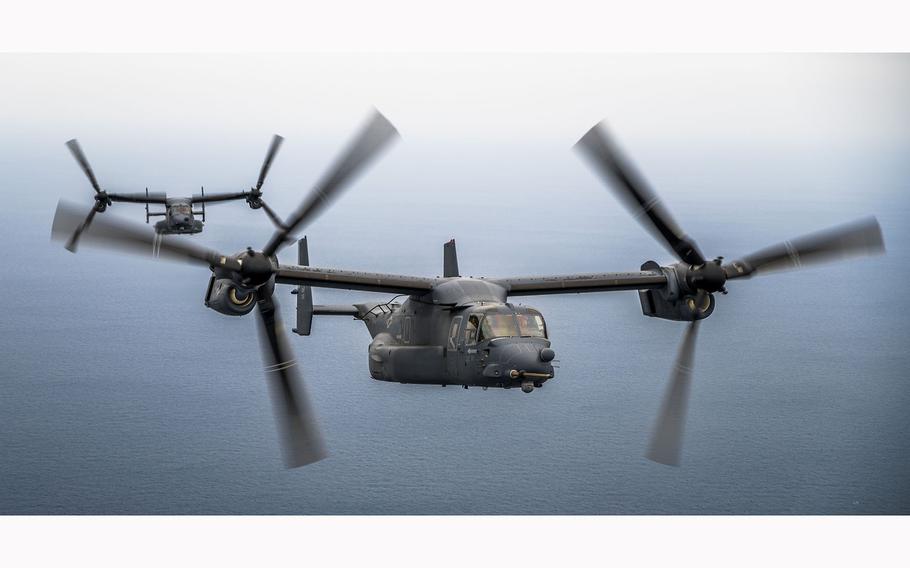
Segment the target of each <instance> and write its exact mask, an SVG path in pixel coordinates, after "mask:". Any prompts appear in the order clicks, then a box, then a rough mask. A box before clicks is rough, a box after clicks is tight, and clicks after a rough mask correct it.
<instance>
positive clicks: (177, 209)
mask: <svg viewBox="0 0 910 568" xmlns="http://www.w3.org/2000/svg"><path fill="white" fill-rule="evenodd" d="M171 211H172V212H173V213H174V214H175V215H189V214H190V206H189V205H186V204H183V203H180V204H177V205H171Z"/></svg>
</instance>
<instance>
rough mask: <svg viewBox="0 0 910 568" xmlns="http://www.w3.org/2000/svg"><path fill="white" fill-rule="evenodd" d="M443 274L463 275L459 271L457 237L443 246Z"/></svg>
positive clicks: (447, 275) (450, 275)
mask: <svg viewBox="0 0 910 568" xmlns="http://www.w3.org/2000/svg"><path fill="white" fill-rule="evenodd" d="M442 275H443V276H444V277H445V278H454V277H458V276H461V274H459V273H458V253H457V252H455V239H452V240H451V241H449V242H447V243H446V244H445V245H443V247H442Z"/></svg>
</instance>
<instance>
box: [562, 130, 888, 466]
mask: <svg viewBox="0 0 910 568" xmlns="http://www.w3.org/2000/svg"><path fill="white" fill-rule="evenodd" d="M575 147H576V149H578V150H579V151H580V152H581V153H582V154H583V155H584V157H585V158H587V159H588V160H589V161H590V162H591V163H592V164H593V166H594V168H595V169H596V170H597V171H598V172H599V173H600V175H601V176H602V177H603V178H604V180H605V182H606V183H607V185H608V187H611V188H612V189H613V192H614V193H615V194H616V195H617V196H618V197H619V199H620V201H622V202H623V203H624V204H625V206H626V207H627V208H628V209H629V211H630V212H631V213H632V215H633V216H634V217H635V218H636V219H638V220H639V222H640V223H641V224H642V225H644V226H645V228H646V229H648V230H649V231H650V232H651V233H652V235H654V237H655V238H656V239H657V240H659V241H661V242H662V243H664V244H666V245H667V246H668V247H669V249H670V250H671V251H673V252H674V254H676V256H677V257H678V258H679V259H680V260H681V261H682V262H683V263H684V264H677V265H673V267H672V268H674V270H676V271H677V275H678V279H679V280H678V282H679V286H680V288H681V293H682V294H684V299H685V301H687V302H690V304H691V305H692V306H701V305H705V306H709V305H710V293H711V292H723V293H726V288H725V283H726V281H728V280H732V279H736V278H745V277H748V276H751V275H752V274H756V273H760V274H764V273H768V272H774V271H778V270H786V269H793V268H801V267H803V266H806V265H809V264H815V263H819V262H824V261H831V260H840V259H844V258H849V257H852V256H864V255H873V254H879V253H882V252H884V241H883V239H882V231H881V227H879V225H878V221H876V220H875V218H874V217H869V218H866V219H861V220H859V221H854V222H852V223H848V224H846V225H841V226H838V227H834V228H831V229H827V230H825V231H820V232H817V233H812V234H810V235H806V236H803V237H799V238H797V239H793V240H790V241H786V242H784V243H781V244H778V245H774V246H770V247H767V248H765V249H762V250H760V251H758V252H755V253H753V254H750V255H747V256H745V257H743V258H742V259H741V260H737V261H734V262H731V263H729V264H726V265H723V266H720V263H721V260H722V258H723V257H718V258H717V259H715V260H714V261H713V262H710V263H706V262H705V258H704V256H702V254H701V252H700V251H699V250H698V247H697V246H696V244H695V242H694V241H693V240H691V239H690V238H689V237H688V236H686V234H685V233H684V232H683V231H682V229H681V228H680V227H679V225H677V224H676V222H675V221H674V220H673V217H672V216H671V215H670V212H669V211H668V210H667V209H666V207H664V205H663V204H662V203H661V201H660V198H659V197H658V196H657V194H656V193H655V192H654V191H653V190H652V189H651V188H650V187H649V186H648V184H647V183H646V182H645V180H644V178H643V177H642V176H641V175H639V174H638V172H637V171H636V170H635V168H634V166H633V165H632V163H631V162H630V161H628V160H627V159H626V158H625V157H624V156H623V154H622V152H620V151H619V148H618V147H617V146H616V144H615V143H614V142H613V141H612V139H611V138H610V136H609V134H608V132H607V129H606V127H605V126H604V123H600V124H597V125H595V126H594V127H593V128H591V129H590V130H589V131H588V132H587V133H586V134H585V135H584V136H582V137H581V139H580V140H579V141H578V143H576V145H575ZM687 265H688V266H687ZM665 301H667V302H673V301H677V300H675V299H672V300H665ZM691 315H692V317H693V318H698V317H707V316H708V315H710V313H707V314H699V313H698V312H697V311H695V310H693V311H692V313H691ZM658 317H661V316H658ZM668 319H674V318H668ZM684 319H685V318H684ZM697 331H698V320H697V319H696V320H695V321H693V322H692V323H691V324H690V325H689V328H688V329H687V330H686V334H685V336H684V337H683V341H682V344H681V345H680V347H679V354H678V355H677V359H676V365H675V366H674V369H673V373H672V376H671V379H670V385H669V387H668V389H667V393H666V396H665V398H664V402H663V405H662V406H661V410H660V415H659V416H658V419H657V424H656V427H655V430H654V435H653V437H652V439H651V445H650V448H649V450H648V452H647V457H648V459H651V460H653V461H656V462H659V463H663V464H667V465H679V456H680V451H681V447H682V435H683V426H684V422H685V413H686V406H687V404H688V393H689V383H690V382H691V380H692V368H693V361H694V356H695V337H696V335H697Z"/></svg>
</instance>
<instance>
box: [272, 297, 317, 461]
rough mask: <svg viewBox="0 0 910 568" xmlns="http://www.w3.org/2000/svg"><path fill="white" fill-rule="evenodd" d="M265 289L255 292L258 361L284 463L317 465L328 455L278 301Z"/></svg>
mask: <svg viewBox="0 0 910 568" xmlns="http://www.w3.org/2000/svg"><path fill="white" fill-rule="evenodd" d="M266 288H267V287H266V286H263V287H261V288H260V289H259V291H258V292H257V302H258V304H257V306H258V312H259V318H258V322H259V325H258V329H259V344H260V346H261V348H262V360H263V362H264V363H265V374H266V380H267V381H268V383H269V390H270V391H271V394H272V405H273V408H274V412H275V420H276V423H277V425H278V430H279V432H280V434H281V440H282V449H283V452H284V459H285V463H286V465H287V467H289V468H290V467H300V466H304V465H307V464H311V463H314V462H317V461H319V460H321V459H323V458H325V457H326V456H327V455H328V454H327V452H326V450H325V446H324V444H323V441H322V434H321V433H320V432H319V426H318V424H317V423H316V418H315V415H314V414H313V409H312V407H311V405H310V402H309V399H308V397H307V394H306V391H305V390H304V387H303V381H302V378H301V376H300V371H299V369H298V367H297V360H296V359H294V357H293V351H292V350H291V347H290V345H288V340H287V336H286V335H285V331H284V326H283V325H282V324H281V318H280V316H279V308H278V301H277V299H276V298H275V297H274V295H273V294H272V292H271V290H268V291H267V290H266Z"/></svg>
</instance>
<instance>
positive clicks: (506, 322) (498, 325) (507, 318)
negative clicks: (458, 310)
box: [477, 314, 518, 341]
mask: <svg viewBox="0 0 910 568" xmlns="http://www.w3.org/2000/svg"><path fill="white" fill-rule="evenodd" d="M517 336H518V326H517V325H516V324H515V316H513V315H512V314H487V315H486V316H484V318H483V321H481V322H480V334H479V335H478V337H477V339H478V341H483V340H485V339H493V338H494V337H517Z"/></svg>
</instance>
